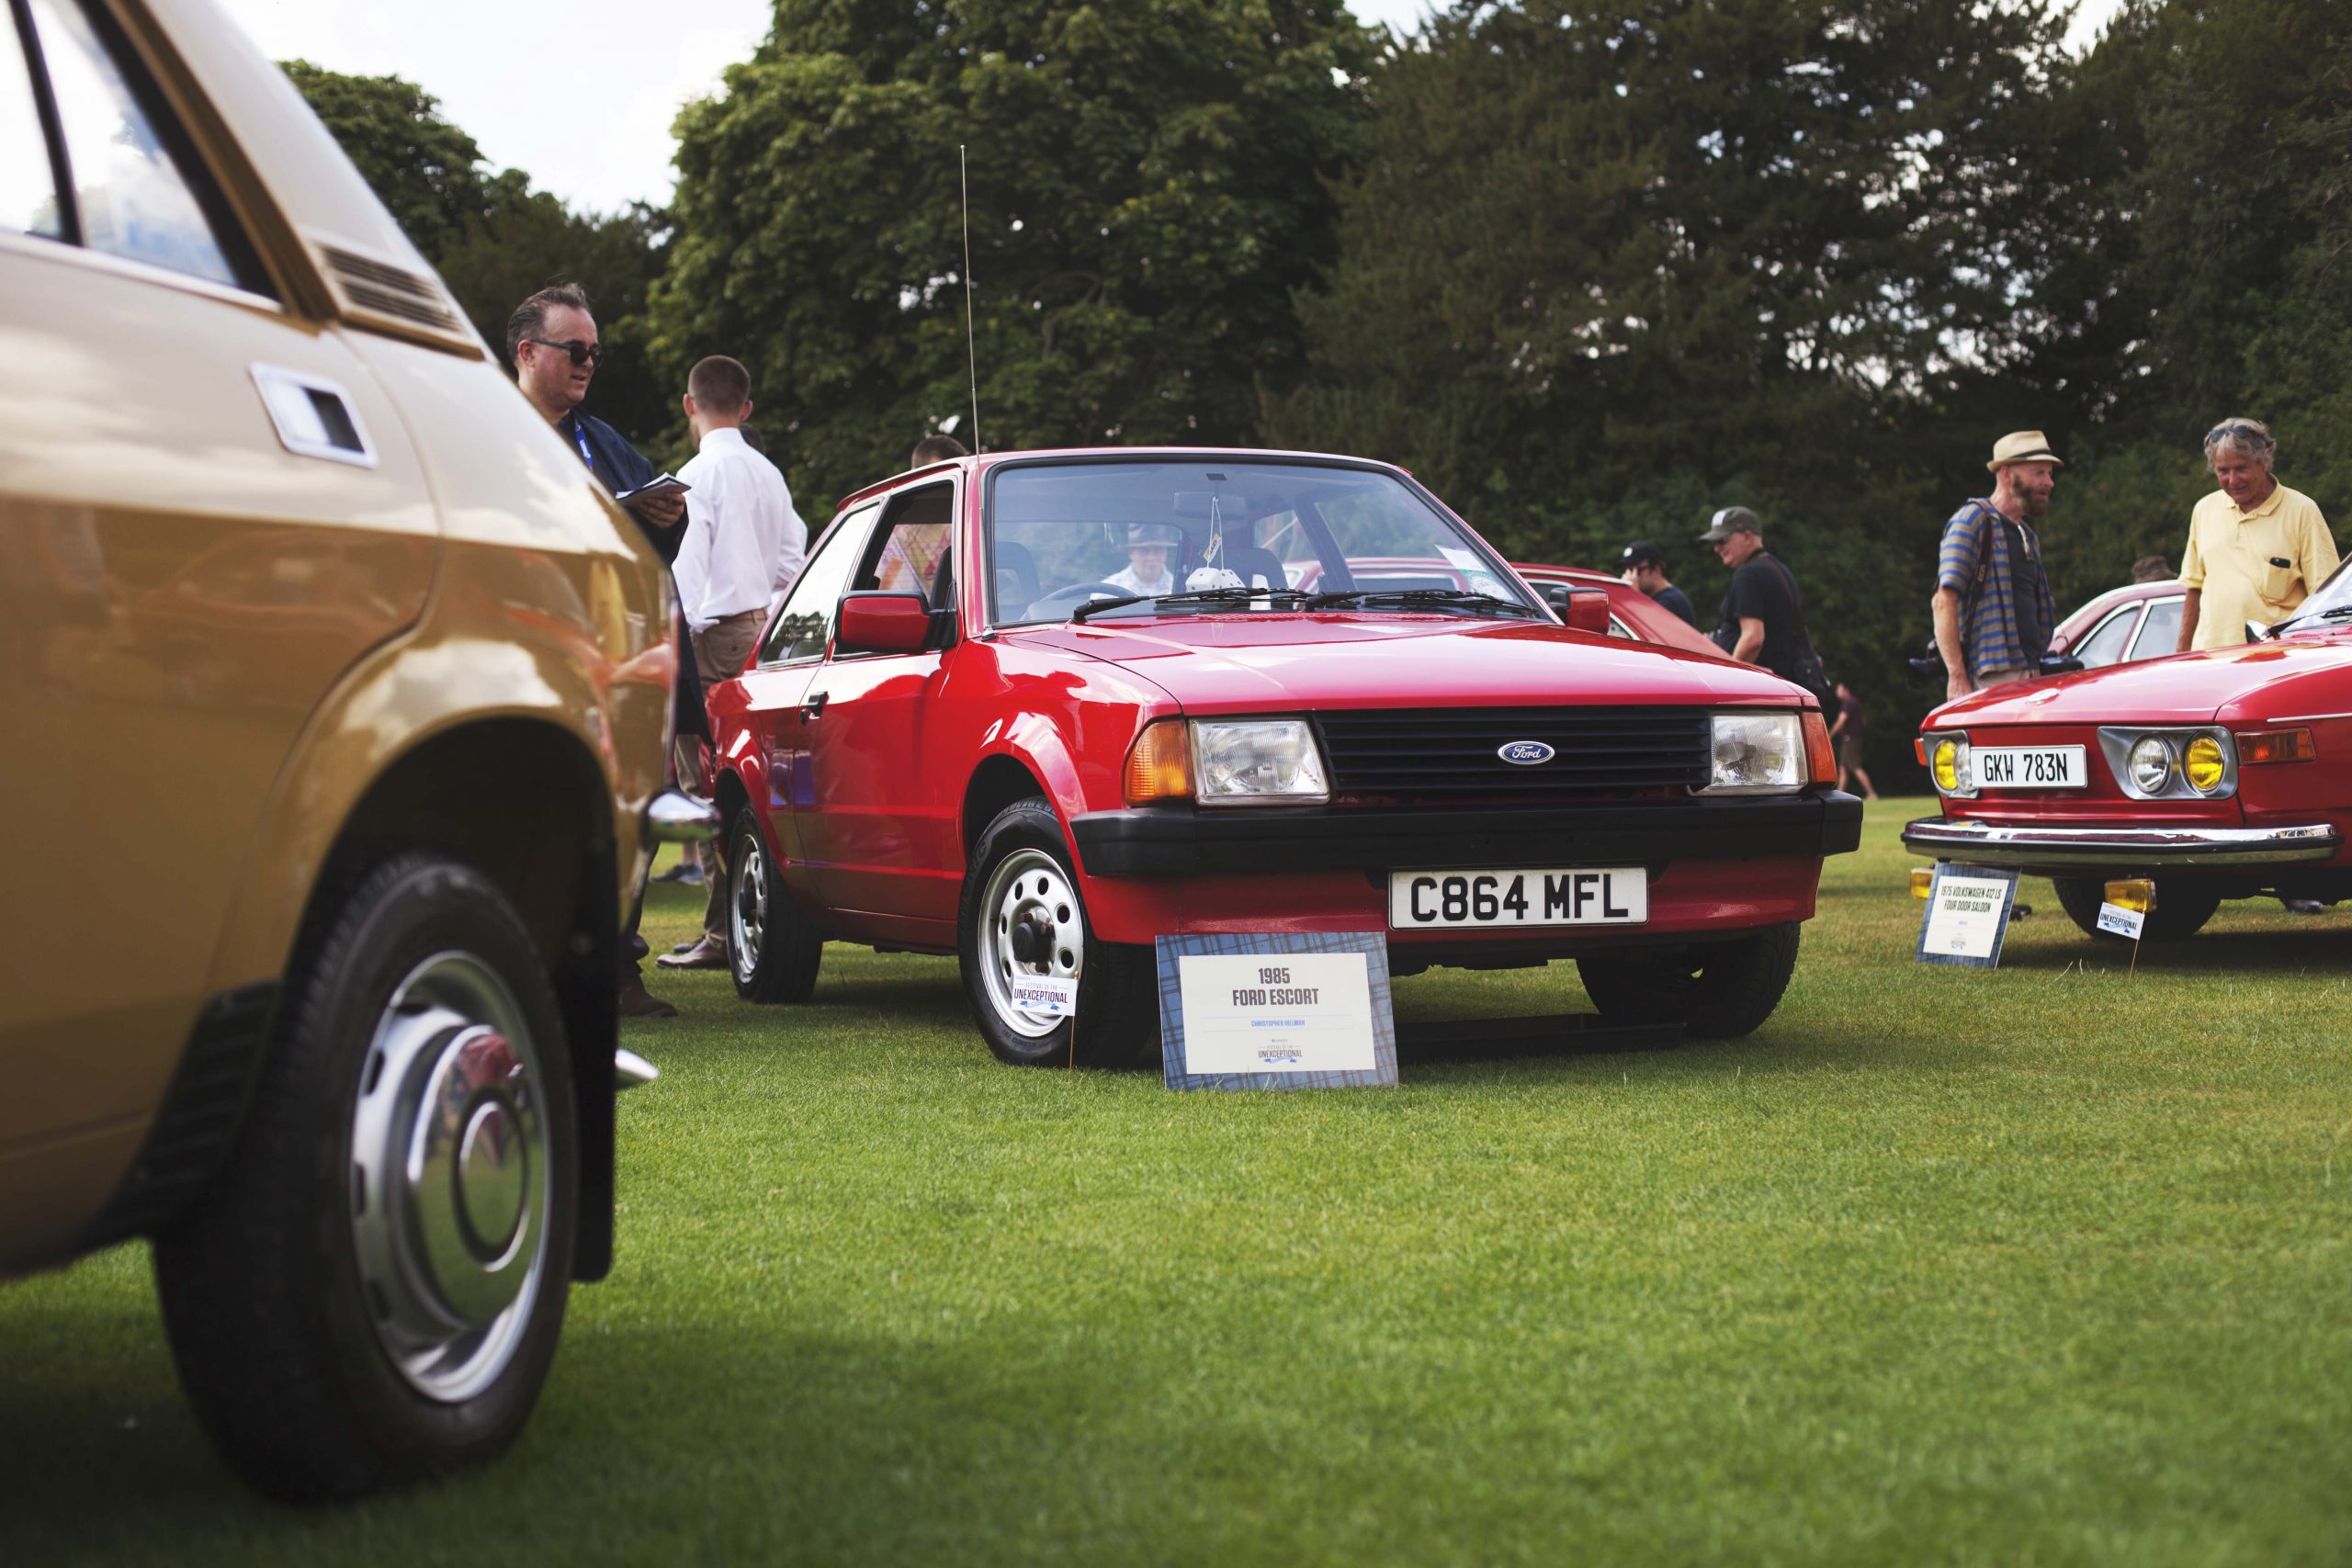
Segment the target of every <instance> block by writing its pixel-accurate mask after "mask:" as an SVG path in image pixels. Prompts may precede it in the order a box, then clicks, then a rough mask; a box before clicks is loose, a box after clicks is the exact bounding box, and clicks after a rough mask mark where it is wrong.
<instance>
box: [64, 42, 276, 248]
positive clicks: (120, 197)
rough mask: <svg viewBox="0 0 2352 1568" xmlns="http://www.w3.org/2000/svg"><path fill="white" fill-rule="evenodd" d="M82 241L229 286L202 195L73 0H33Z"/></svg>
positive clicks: (79, 236)
mask: <svg viewBox="0 0 2352 1568" xmlns="http://www.w3.org/2000/svg"><path fill="white" fill-rule="evenodd" d="M30 9H31V14H32V17H33V30H34V34H35V39H36V42H37V45H38V47H39V50H40V65H41V67H42V69H43V71H44V72H45V73H46V74H47V77H48V81H49V89H50V94H51V98H52V99H53V100H54V102H55V104H56V108H57V124H58V128H59V130H60V131H61V132H62V136H63V141H64V149H63V150H64V154H65V164H66V168H67V170H68V174H69V177H70V179H71V181H72V186H71V189H72V207H73V216H74V220H76V222H75V224H74V227H77V228H78V230H79V233H78V236H74V235H69V236H68V237H78V238H79V240H80V241H81V243H83V244H84V245H86V246H87V247H89V248H90V249H91V250H94V251H103V252H105V253H106V254H108V255H116V256H121V257H124V258H126V259H128V260H130V261H138V262H145V263H146V264H148V265H150V266H160V267H164V268H166V269H168V270H170V271H172V272H179V273H186V274H187V275H189V276H195V277H201V278H204V279H206V280H208V281H209V282H213V283H220V284H226V285H228V286H229V287H231V288H244V287H248V286H249V285H248V280H247V279H246V278H243V277H241V276H238V273H237V269H236V268H235V267H233V266H232V265H230V262H229V258H228V256H227V254H225V253H224V252H223V250H222V248H221V245H220V240H219V239H218V238H217V237H216V236H215V235H214V233H213V228H212V224H211V222H210V220H208V219H207V218H206V216H205V212H204V206H203V203H202V202H201V201H200V200H199V199H198V196H197V193H196V191H195V189H194V188H193V187H192V186H190V185H189V183H188V180H187V176H186V175H184V174H183V172H182V170H181V168H180V166H179V164H178V161H177V160H176V159H175V157H174V155H173V152H172V150H171V148H169V147H168V146H166V145H165V143H164V138H163V136H162V135H161V134H160V133H159V128H158V126H157V125H156V123H155V121H154V119H153V118H152V117H151V116H150V115H149V114H148V112H147V111H146V109H145V108H144V107H142V106H141V103H140V101H139V96H138V95H137V94H135V93H134V92H133V91H132V89H131V85H130V80H129V78H128V77H127V76H126V75H125V73H124V72H123V71H122V70H121V68H120V67H119V65H118V64H117V62H115V60H114V58H113V57H112V56H111V55H110V54H109V53H108V52H107V48H106V46H105V44H104V43H103V42H102V41H101V39H100V38H99V36H98V33H97V30H96V28H94V27H93V26H92V25H91V22H90V18H89V17H88V16H87V15H85V13H84V11H83V10H82V7H81V6H79V5H78V4H76V0H30Z"/></svg>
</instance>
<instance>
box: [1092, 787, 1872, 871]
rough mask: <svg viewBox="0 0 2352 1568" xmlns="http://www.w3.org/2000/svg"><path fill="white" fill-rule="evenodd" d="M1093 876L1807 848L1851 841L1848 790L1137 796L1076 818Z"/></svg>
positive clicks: (1675, 857)
mask: <svg viewBox="0 0 2352 1568" xmlns="http://www.w3.org/2000/svg"><path fill="white" fill-rule="evenodd" d="M1070 832H1071V836H1072V837H1073V838H1074V839H1075V840H1077V845H1078V855H1079V859H1080V862H1081V863H1083V864H1084V866H1085V868H1086V871H1087V873H1088V874H1089V875H1092V876H1197V875H1204V874H1252V873H1260V872H1300V871H1360V870H1366V869H1372V868H1386V869H1392V870H1404V869H1411V868H1416V867H1421V866H1431V867H1444V866H1491V865H1521V866H1525V865H1577V864H1587V865H1592V864H1600V863H1616V864H1628V863H1641V864H1647V865H1658V864H1662V863H1666V862H1668V861H1691V860H1711V861H1712V860H1740V859H1758V858H1775V859H1780V858H1790V857H1796V858H1812V859H1818V858H1820V857H1822V856H1826V855H1839V854H1845V853H1848V852H1850V851H1852V850H1854V849H1855V848H1857V847H1858V846H1859V845H1860V842H1861V833H1862V803H1861V801H1860V800H1859V799H1858V798H1856V797H1855V796H1853V795H1845V794H1841V793H1838V792H1837V791H1826V792H1824V793H1822V794H1819V795H1775V796H1769V797H1761V798H1758V797H1753V796H1750V797H1737V796H1734V797H1729V798H1724V799H1719V800H1699V799H1692V800H1675V801H1658V802H1656V803H1654V804H1643V805H1632V806H1629V805H1623V804H1619V803H1609V804H1602V805H1577V806H1557V807H1460V806H1446V807H1419V808H1407V807H1382V808H1375V809H1353V808H1349V807H1325V806H1306V807H1210V808H1208V809H1205V810H1204V809H1201V808H1199V807H1143V808H1140V809H1136V810H1130V811H1097V812H1092V813H1090V814H1089V815H1087V816H1083V817H1078V818H1072V819H1071V821H1070Z"/></svg>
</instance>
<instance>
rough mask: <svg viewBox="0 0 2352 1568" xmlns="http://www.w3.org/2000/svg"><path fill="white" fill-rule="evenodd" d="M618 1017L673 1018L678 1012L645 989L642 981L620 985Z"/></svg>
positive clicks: (627, 981) (625, 982)
mask: <svg viewBox="0 0 2352 1568" xmlns="http://www.w3.org/2000/svg"><path fill="white" fill-rule="evenodd" d="M620 1015H621V1016H622V1017H623V1018H675V1017H677V1016H678V1010H677V1009H676V1008H673V1007H672V1006H671V1005H670V1004H669V1003H668V1002H665V1001H663V1000H662V998H660V997H657V996H655V995H654V994H653V993H652V992H650V991H649V990H647V989H646V988H645V982H644V981H642V980H626V981H623V982H622V983H621V998H620Z"/></svg>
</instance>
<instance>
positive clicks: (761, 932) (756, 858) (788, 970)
mask: <svg viewBox="0 0 2352 1568" xmlns="http://www.w3.org/2000/svg"><path fill="white" fill-rule="evenodd" d="M824 959H825V939H824V937H823V936H822V935H820V933H818V932H816V931H811V930H809V922H808V921H807V920H806V919H803V918H802V917H801V914H800V911H799V910H798V909H797V908H795V907H794V905H793V902H792V895H790V894H789V893H786V891H785V890H784V884H783V882H782V880H781V879H780V878H778V876H777V875H776V865H775V858H774V857H773V856H771V855H770V854H769V853H768V840H767V836H766V835H765V834H763V833H762V832H761V831H760V819H759V818H758V817H757V816H756V815H755V814H754V813H753V811H752V807H748V806H746V807H742V808H741V809H740V810H739V811H737V812H736V813H735V824H734V828H733V829H732V830H731V831H730V832H729V835H728V839H727V962H728V966H729V968H730V969H731V970H732V971H733V972H734V976H735V994H736V995H737V996H739V997H741V998H743V999H744V1000H745V1001H747V1002H805V1001H807V1000H808V999H809V997H810V996H811V995H813V994H814V993H815V991H816V989H817V969H818V966H819V965H820V964H822V963H823V962H824Z"/></svg>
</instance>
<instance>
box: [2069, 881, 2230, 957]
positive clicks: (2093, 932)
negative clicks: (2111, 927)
mask: <svg viewBox="0 0 2352 1568" xmlns="http://www.w3.org/2000/svg"><path fill="white" fill-rule="evenodd" d="M2051 886H2052V887H2055V888H2056V889H2057V890H2058V907H2059V908H2062V909H2064V910H2065V911H2066V918H2067V919H2070V920H2072V921H2074V922H2075V925H2077V926H2079V927H2081V928H2082V931H2083V934H2084V935H2086V936H2095V937H2099V938H2103V939H2104V940H2106V941H2108V942H2124V941H2128V940H2129V939H2128V938H2125V937H2120V936H2118V935H2116V934H2115V933H2114V932H2113V931H2101V930H2099V929H2098V907H2099V905H2100V904H2102V903H2103V902H2105V901H2106V898H2107V883H2106V882H2105V880H2104V879H2099V878H2093V877H2084V876H2057V877H2052V878H2051ZM2155 886H2156V907H2155V908H2153V909H2151V910H2149V911H2148V918H2147V920H2146V921H2145V923H2143V925H2142V926H2141V928H2140V935H2141V938H2142V939H2143V941H2147V942H2178V941H2181V940H2182V939H2183V938H2186V937H2192V936H2195V935H2196V934H2197V933H2198V932H2199V931H2202V930H2204V929H2205V922H2206V921H2208V920H2210V919H2212V918H2213V912H2214V911H2215V910H2217V909H2219V908H2221V907H2222V894H2221V890H2220V889H2219V888H2215V887H2209V886H2202V885H2200V884H2199V883H2195V882H2184V881H2182V880H2180V879H2179V878H2177V877H2158V878H2157V879H2156V885H2155Z"/></svg>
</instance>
